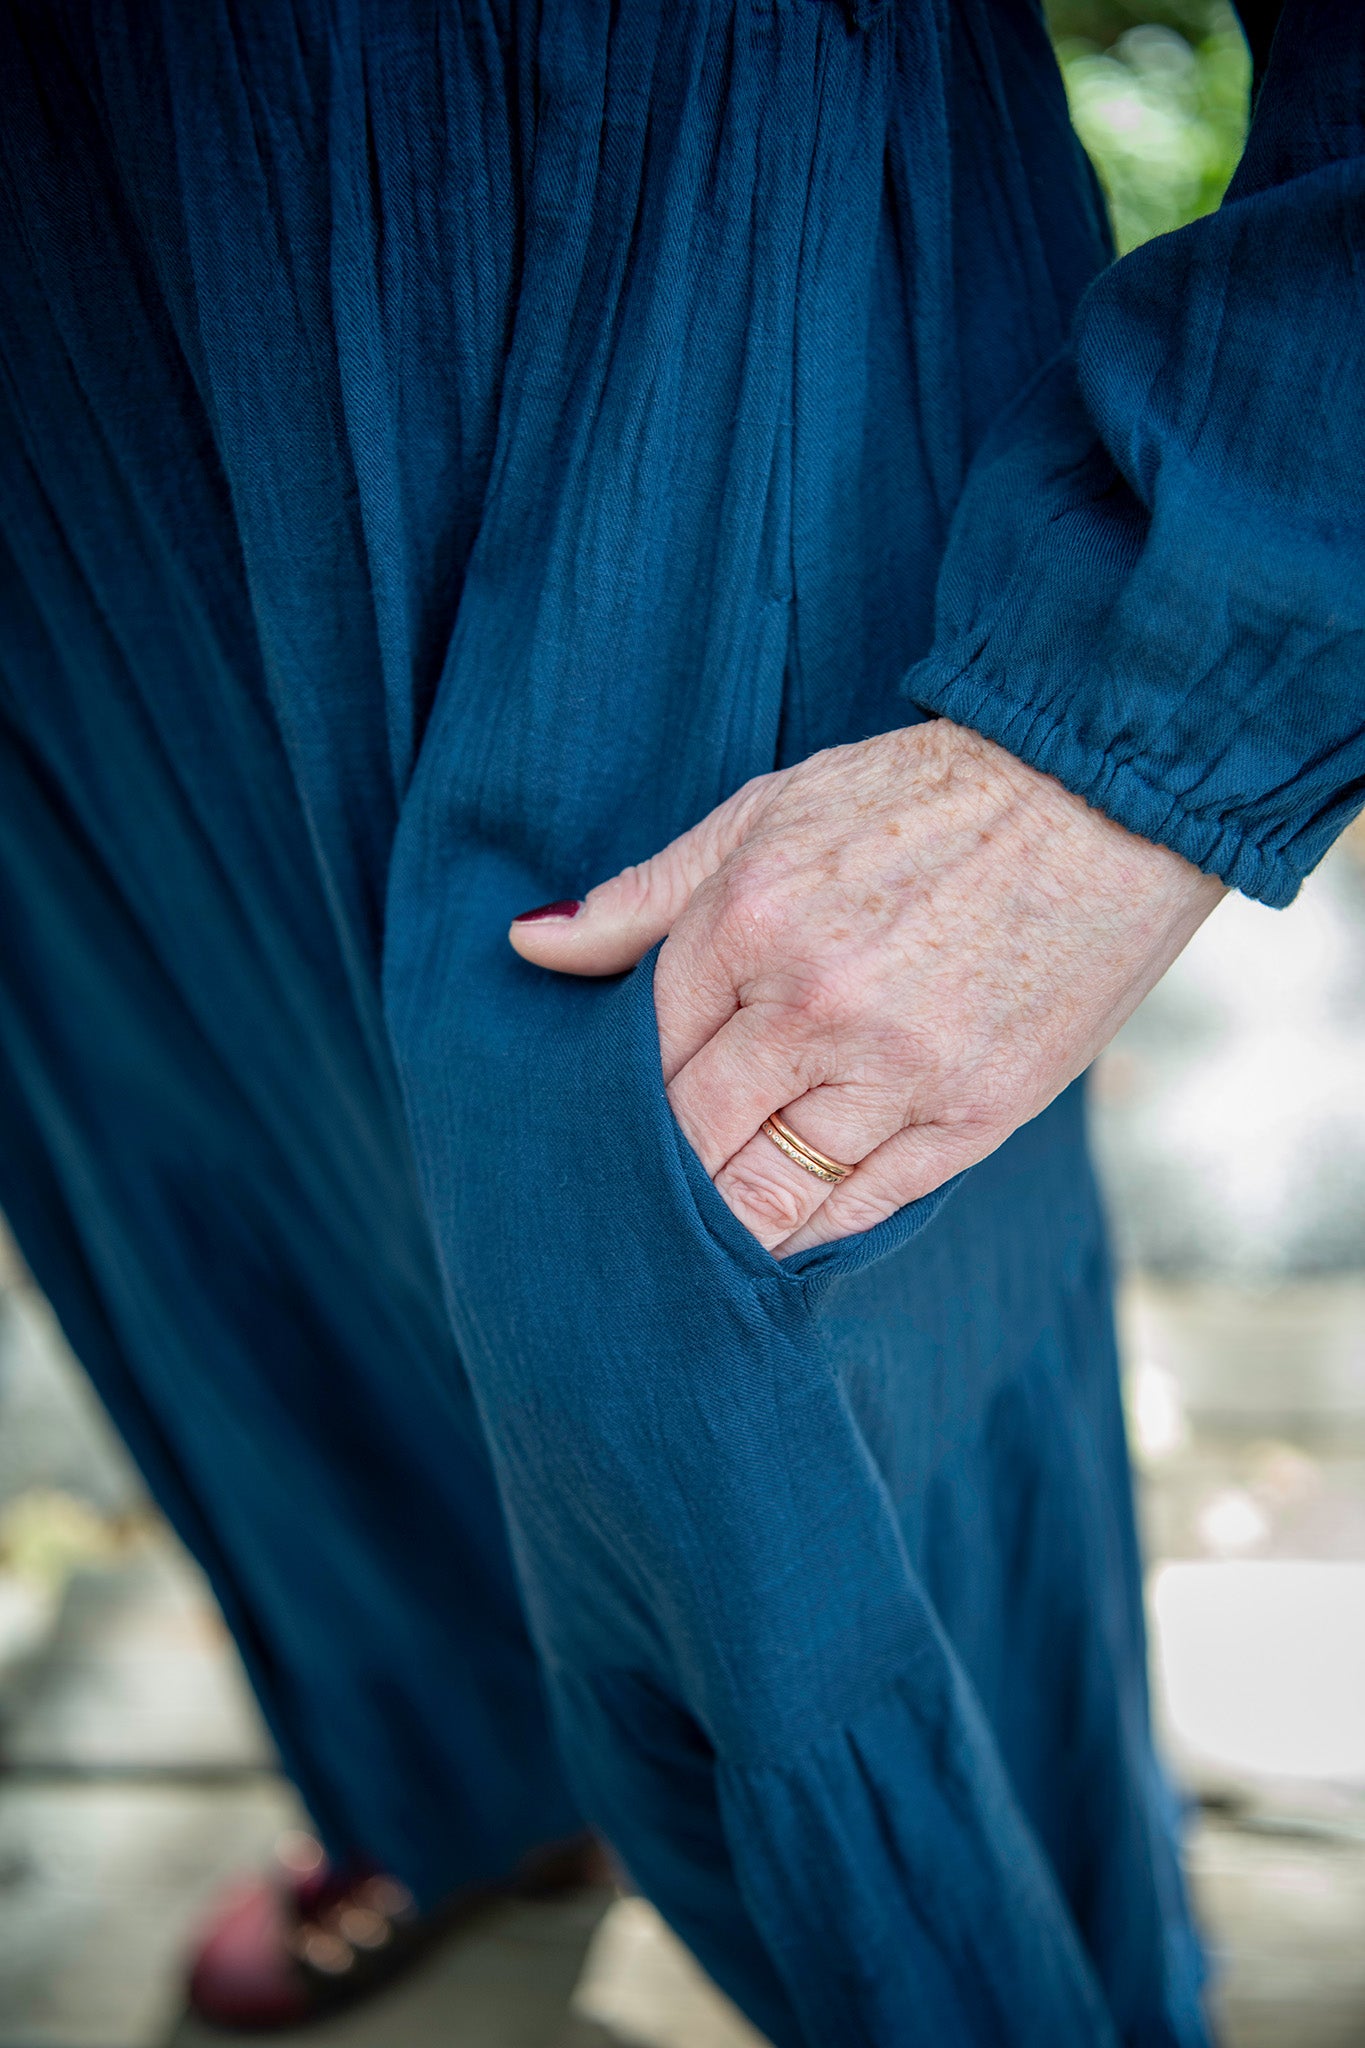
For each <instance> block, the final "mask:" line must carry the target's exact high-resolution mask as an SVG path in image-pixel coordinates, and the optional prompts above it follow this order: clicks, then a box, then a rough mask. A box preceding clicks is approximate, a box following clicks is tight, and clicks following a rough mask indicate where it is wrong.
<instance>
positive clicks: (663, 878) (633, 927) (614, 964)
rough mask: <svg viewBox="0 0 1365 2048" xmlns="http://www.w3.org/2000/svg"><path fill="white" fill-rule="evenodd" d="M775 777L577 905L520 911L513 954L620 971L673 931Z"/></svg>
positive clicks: (741, 793) (550, 963)
mask: <svg viewBox="0 0 1365 2048" xmlns="http://www.w3.org/2000/svg"><path fill="white" fill-rule="evenodd" d="M776 780H777V777H776V776H774V775H760V776H758V777H757V778H756V779H755V780H754V781H753V782H746V783H745V785H744V787H743V788H742V789H738V790H736V791H735V793H734V795H733V796H730V797H727V798H726V800H725V802H724V803H723V804H721V805H719V806H718V808H717V809H716V810H714V811H711V812H710V813H709V814H708V815H707V816H706V817H705V818H703V819H702V821H701V823H700V824H699V825H694V826H693V827H692V829H691V831H690V832H684V833H683V835H682V837H681V838H680V839H675V840H673V841H672V842H671V843H670V844H669V845H668V846H666V847H664V849H663V851H662V852H661V853H656V854H655V855H654V856H653V858H652V859H650V860H646V861H641V862H640V863H639V865H638V866H636V867H629V868H622V870H621V872H620V874H619V875H613V876H612V878H611V880H610V881H609V882H599V883H598V885H597V887H596V888H595V889H589V891H588V893H587V895H586V896H585V897H584V898H583V899H582V901H581V902H578V901H575V900H573V899H572V898H569V899H566V900H565V901H563V902H560V903H546V904H544V905H542V906H541V908H540V909H538V910H524V911H523V912H522V913H521V915H520V917H517V918H514V919H513V921H512V924H511V926H510V928H509V930H508V934H507V936H508V938H509V939H510V940H511V942H512V946H513V948H514V950H515V951H516V952H518V953H520V955H521V957H522V959H523V960H530V961H531V962H532V963H533V964H534V965H535V966H537V967H553V968H555V969H556V970H557V971H558V972H559V973H561V974H622V973H624V972H625V970H626V968H628V967H633V966H634V965H635V963H636V961H637V960H642V959H643V958H644V956H645V954H646V953H647V952H648V951H649V949H650V947H651V946H653V945H656V944H657V943H658V941H659V940H660V939H662V938H663V937H664V936H665V935H666V934H667V933H668V932H669V931H671V930H672V928H673V925H674V924H675V923H676V921H677V919H678V918H679V917H681V915H682V913H683V911H684V910H686V908H687V906H688V903H689V902H690V901H691V898H692V892H693V890H694V889H697V888H698V887H700V885H701V883H703V882H704V881H705V880H706V878H707V876H708V875H713V874H714V873H715V871H716V869H717V868H718V867H719V866H720V864H721V862H722V861H723V860H724V859H725V858H726V857H727V855H729V854H731V853H733V851H734V849H735V848H736V847H737V846H738V845H739V844H740V842H741V840H742V839H743V838H744V835H745V833H746V832H747V831H748V829H749V826H750V824H751V823H752V821H753V815H754V811H755V809H756V808H757V806H758V804H759V802H760V801H761V799H762V797H763V796H764V795H766V794H767V792H768V789H769V787H770V785H771V784H772V783H773V782H775V781H776Z"/></svg>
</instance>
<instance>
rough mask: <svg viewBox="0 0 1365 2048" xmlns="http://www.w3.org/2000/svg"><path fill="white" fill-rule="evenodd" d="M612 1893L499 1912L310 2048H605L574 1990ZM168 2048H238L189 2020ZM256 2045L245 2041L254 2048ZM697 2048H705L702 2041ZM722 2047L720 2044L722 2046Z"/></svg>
mask: <svg viewBox="0 0 1365 2048" xmlns="http://www.w3.org/2000/svg"><path fill="white" fill-rule="evenodd" d="M611 1897H612V1895H611V1893H609V1892H607V1891H600V1892H591V1893H583V1894H581V1895H578V1896H576V1897H575V1898H573V1899H571V1900H568V1901H562V1900H561V1901H555V1902H550V1903H545V1904H532V1903H516V1904H509V1905H506V1906H499V1907H496V1908H494V1909H492V1910H491V1911H489V1912H488V1913H486V1914H483V1915H481V1916H480V1917H479V1919H478V1920H476V1921H474V1922H473V1923H472V1924H470V1925H469V1926H467V1927H466V1928H464V1929H463V1930H461V1932H460V1933H459V1934H458V1935H456V1936H455V1937H453V1938H452V1939H451V1940H450V1941H449V1942H447V1943H446V1944H445V1945H444V1946H443V1947H442V1948H441V1949H440V1950H438V1951H437V1952H436V1954H435V1955H433V1956H432V1957H431V1958H430V1959H429V1960H428V1961H427V1962H426V1963H424V1964H423V1965H422V1967H421V1968H420V1969H419V1970H417V1971H415V1972H414V1973H413V1974H412V1975H411V1976H410V1977H407V1978H405V1979H404V1980H403V1982H402V1983H401V1984H399V1985H397V1986H395V1987H394V1989H393V1990H392V1991H391V1992H389V1993H387V1994H386V1995H385V1996H384V1997H382V1998H377V1999H374V2000H372V2001H371V2002H370V2003H368V2004H366V2005H362V2006H360V2007H358V2008H357V2009H356V2010H355V2011H353V2012H350V2013H346V2014H343V2015H341V2016H339V2017H338V2018H336V2019H334V2020H330V2021H327V2022H325V2023H323V2024H320V2025H317V2026H313V2027H310V2028H309V2030H308V2041H309V2044H310V2048H598V2044H608V2043H615V2041H616V2040H617V2039H618V2037H617V2036H615V2035H613V2034H611V2033H608V2032H603V2031H602V2030H600V2029H599V2030H597V2031H596V2032H593V2031H592V2027H591V2022H590V2020H589V2019H588V2016H586V2015H584V2016H583V2019H584V2022H585V2024H586V2025H587V2027H588V2031H587V2032H584V2031H583V2028H582V2027H581V2026H579V2027H578V2030H577V2032H575V2031H574V2029H575V2026H576V2025H577V2022H576V2021H575V2017H574V2015H573V2014H572V2013H571V2012H570V2010H569V2000H570V1997H571V1995H572V1992H573V1989H574V1985H575V1984H576V1983H577V1981H578V1977H579V1975H580V1973H581V1971H582V1968H583V1962H584V1958H585V1956H586V1954H587V1952H588V1948H589V1945H590V1943H591V1941H592V1939H593V1935H594V1933H595V1931H596V1929H597V1926H598V1923H599V1922H600V1920H601V1918H602V1916H603V1914H604V1912H605V1911H606V1910H607V1907H608V1906H609V1905H610V1903H611ZM164 2038H165V2044H166V2048H232V2043H233V2042H234V2041H235V2040H236V2039H237V2037H235V2036H233V2035H231V2034H226V2035H225V2034H223V2033H221V2032H217V2031H213V2032H210V2031H209V2030H207V2029H205V2028H203V2027H200V2026H199V2025H198V2023H197V2022H196V2021H194V2020H193V2019H189V2018H182V2019H181V2020H180V2021H179V2022H178V2023H177V2024H176V2025H174V2026H173V2027H172V2029H171V2030H170V2032H169V2034H167V2035H166V2036H165V2037H164ZM250 2039H251V2037H245V2036H244V2037H242V2048H248V2042H249V2041H250ZM695 2048H704V2044H703V2043H702V2042H700V2041H698V2042H697V2043H696V2044H695ZM717 2048H720V2044H719V2043H717Z"/></svg>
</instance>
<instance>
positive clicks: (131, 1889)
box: [0, 1779, 396, 2048]
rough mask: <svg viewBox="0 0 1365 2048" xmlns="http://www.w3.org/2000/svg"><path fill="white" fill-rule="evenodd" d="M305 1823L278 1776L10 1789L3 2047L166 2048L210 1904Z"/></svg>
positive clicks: (0, 1859)
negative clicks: (186, 1963)
mask: <svg viewBox="0 0 1365 2048" xmlns="http://www.w3.org/2000/svg"><path fill="white" fill-rule="evenodd" d="M297 1817H298V1809H297V1802H296V1801H295V1799H294V1796H293V1794H292V1793H291V1792H290V1791H289V1790H288V1789H287V1788H286V1787H285V1786H283V1785H282V1784H280V1783H279V1782H278V1781H277V1780H269V1779H263V1780H261V1781H259V1782H257V1783H253V1784H237V1785H234V1786H233V1787H231V1789H223V1790H196V1789H194V1788H189V1787H185V1786H180V1785H173V1786H164V1785H160V1786H159V1785H153V1784H147V1783H140V1784H135V1785H96V1784H53V1783H25V1782H23V1781H16V1780H10V1781H8V1782H0V2048H153V2044H154V2043H156V2042H158V2041H159V2040H161V2039H162V2037H163V2036H164V2034H165V2032H166V2029H167V2026H168V2024H169V2021H170V2018H171V2016H172V2013H173V2010H174V2007H175V2005H176V2002H177V1992H178V1981H179V1964H180V1958H181V1956H182V1954H183V1953H184V1949H185V1946H186V1943H187V1941H188V1939H189V1936H190V1933H191V1930H192V1929H193V1927H194V1925H195V1923H196V1922H197V1920H198V1919H199V1918H200V1916H201V1915H202V1914H203V1912H204V1911H205V1909H206V1907H207V1905H208V1902H209V1900H210V1899H211V1898H212V1897H213V1895H214V1893H215V1892H216V1891H217V1890H218V1888H219V1886H220V1885H221V1884H222V1883H223V1882H224V1881H225V1879H227V1878H228V1877H230V1876H235V1875H237V1874H238V1873H240V1872H242V1871H244V1870H253V1869H257V1868H259V1867H260V1865H261V1864H262V1862H263V1861H264V1860H265V1859H266V1857H268V1855H269V1853H270V1850H271V1846H272V1844H273V1842H274V1840H275V1838H276V1836H277V1835H278V1833H279V1831H280V1829H281V1828H282V1827H284V1826H288V1825H291V1824H295V1823H296V1821H297ZM391 2048H396V2044H391Z"/></svg>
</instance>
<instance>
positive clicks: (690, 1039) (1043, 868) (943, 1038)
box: [511, 719, 1223, 1256]
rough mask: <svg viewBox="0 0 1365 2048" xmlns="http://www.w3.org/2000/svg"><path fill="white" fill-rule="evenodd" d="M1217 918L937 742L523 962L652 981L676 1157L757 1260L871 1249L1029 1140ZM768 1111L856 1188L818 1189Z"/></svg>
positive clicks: (805, 796) (899, 747) (804, 779)
mask: <svg viewBox="0 0 1365 2048" xmlns="http://www.w3.org/2000/svg"><path fill="white" fill-rule="evenodd" d="M1222 894H1223V885H1222V883H1220V882H1218V881H1216V880H1214V879H1213V878H1211V877H1210V876H1208V875H1204V874H1201V873H1200V872H1199V870H1198V869H1197V868H1193V867H1191V866H1190V865H1189V863H1188V862H1187V861H1185V860H1182V859H1181V858H1180V856H1179V855H1178V854H1174V853H1171V852H1169V851H1167V850H1166V849H1165V848H1164V847H1159V846H1153V845H1151V844H1150V843H1149V842H1148V841H1147V840H1145V839H1138V838H1136V837H1135V836H1134V835H1133V834H1132V833H1131V832H1127V831H1125V830H1124V829H1123V827H1122V826H1119V825H1115V824H1113V823H1112V822H1111V821H1110V820H1109V819H1108V818H1105V817H1103V816H1102V815H1101V814H1100V813H1099V812H1098V811H1094V810H1091V809H1090V807H1089V806H1088V805H1087V804H1085V803H1083V802H1082V801H1081V800H1080V798H1079V797H1075V796H1072V795H1070V793H1069V792H1068V791H1066V790H1064V789H1063V788H1062V787H1061V785H1060V784H1059V783H1056V782H1053V781H1052V780H1051V778H1050V777H1048V776H1045V775H1040V774H1039V773H1038V772H1037V771H1036V770H1035V769H1033V768H1029V767H1026V766H1025V765H1024V764H1023V762H1021V761H1018V760H1016V759H1015V758H1014V757H1013V756H1012V755H1010V754H1007V753H1004V752H1002V750H1001V749H1000V748H999V747H996V746H993V745H992V744H991V743H990V742H989V741H988V740H983V739H981V738H980V737H979V736H978V735H977V734H975V733H972V732H968V731H966V730H965V729H964V728H962V727H961V726H955V725H951V724H949V723H948V721H947V720H945V719H938V720H935V721H933V722H932V723H930V724H926V725H916V726H910V727H908V728H906V729H905V730H904V731H901V732H891V733H885V734H882V735H881V736H880V737H879V738H876V739H871V740H863V741H861V742H860V743H859V744H858V745H856V746H849V747H835V748H832V749H831V750H830V751H829V752H828V753H823V754H816V755H813V756H812V758H811V759H810V760H808V761H802V762H801V763H799V765H798V766H796V767H795V768H786V769H783V770H781V771H780V772H778V773H777V774H774V775H764V776H761V777H759V779H758V780H757V781H754V782H750V783H748V784H746V785H745V787H744V788H743V789H741V790H738V791H737V792H736V793H735V795H734V796H732V797H730V798H729V799H728V801H727V802H725V803H723V804H722V805H721V806H720V808H719V809H718V810H715V811H713V812H712V813H711V815H710V816H709V817H707V818H704V819H703V820H702V822H701V823H700V824H699V825H696V826H694V827H693V829H692V830H691V831H690V832H686V833H684V834H683V836H682V838H681V839H676V840H674V842H673V844H672V845H671V846H667V847H665V848H664V850H663V852H662V853H658V854H656V855H655V856H654V858H653V859H652V860H648V861H646V862H644V864H643V865H642V866H640V867H635V868H627V869H626V870H625V871H624V872H623V873H622V874H619V875H617V876H615V877H614V878H613V880H611V881H609V882H603V883H602V884H601V885H600V886H599V887H597V888H595V889H593V890H592V891H590V893H589V895H588V896H587V898H586V900H585V901H584V902H583V903H582V904H581V905H574V904H570V903H566V904H557V905H551V906H549V907H548V909H547V910H546V911H542V912H531V913H530V914H529V915H528V916H526V917H525V918H522V919H519V920H518V921H517V922H516V923H515V924H514V925H513V926H512V930H511V938H512V944H513V945H514V946H515V947H516V949H517V951H518V952H519V953H520V954H522V955H523V957H524V958H525V959H527V960H531V961H534V962H536V963H537V964H538V965H539V966H542V967H552V968H556V969H558V970H559V971H560V972H561V973H566V974H615V973H619V972H620V971H621V970H622V969H624V968H627V967H630V966H632V965H633V964H634V963H635V961H637V960H638V959H640V958H641V956H642V955H643V954H644V953H646V952H647V951H648V950H649V948H650V947H651V946H652V945H653V944H654V943H655V942H656V940H658V939H659V938H661V937H663V935H664V934H665V933H667V935H668V939H667V944H666V945H665V946H664V947H663V950H662V951H661V953H660V955H659V961H658V966H657V969H656V972H655V976H654V999H655V1007H656V1009H657V1012H658V1018H659V1036H660V1040H661V1043H662V1051H663V1067H664V1077H665V1079H666V1081H667V1083H668V1094H669V1100H670V1101H671V1103H672V1105H673V1109H674V1112H675V1114H676V1116H677V1118H678V1121H679V1123H680V1124H681V1125H682V1128H683V1130H684V1132H685V1133H686V1135H687V1138H688V1140H689V1142H690V1143H691V1144H692V1146H693V1148H694V1149H695V1151H696V1152H697V1153H698V1155H699V1157H700V1158H701V1160H702V1161H703V1163H704V1164H705V1166H706V1170H707V1172H708V1173H709V1174H710V1175H711V1176H712V1178H713V1180H714V1181H715V1184H716V1186H717V1188H718V1189H719V1190H720V1192H721V1194H722V1195H723V1196H724V1197H725V1200H726V1201H727V1202H728V1203H729V1205H730V1207H731V1208H732V1209H733V1210H734V1212H735V1214H736V1215H737V1216H738V1217H739V1218H740V1219H741V1221H742V1222H744V1223H745V1224H747V1225H748V1227H749V1229H750V1230H751V1231H752V1232H753V1233H754V1235H755V1237H757V1238H758V1239H759V1240H760V1241H761V1242H762V1243H763V1244H764V1245H766V1246H767V1247H768V1248H769V1249H770V1250H771V1251H773V1252H776V1253H777V1254H778V1255H779V1256H784V1255H785V1254H786V1253H788V1252H794V1251H799V1250H801V1249H802V1248H803V1247H805V1246H807V1245H812V1244H820V1243H823V1242H825V1241H826V1240H827V1239H830V1238H838V1237H845V1236H847V1235H848V1234H849V1233H850V1232H852V1231H857V1230H865V1229H867V1228H868V1227H869V1226H870V1225H871V1224H874V1223H877V1222H880V1221H881V1219H882V1218H883V1217H884V1216H889V1215H890V1214H891V1212H892V1211H893V1210H894V1209H898V1208H900V1207H901V1205H902V1204H903V1203H905V1202H909V1201H913V1200H914V1199H915V1198H916V1197H917V1196H920V1195H925V1194H928V1193H929V1191H930V1190H931V1189H933V1188H936V1187H938V1186H939V1185H940V1184H941V1183H942V1182H943V1181H945V1180H948V1179H949V1178H950V1177H951V1176H952V1175H953V1174H955V1173H958V1172H960V1171H961V1169H962V1168H963V1167H965V1166H970V1165H972V1164H973V1163H974V1162H975V1161H976V1160H978V1159H983V1158H984V1157H985V1156H986V1154H987V1153H988V1152H992V1151H994V1149H995V1147H996V1146H997V1145H999V1144H1001V1143H1002V1142H1003V1140H1004V1139H1005V1138H1007V1137H1008V1136H1009V1134H1010V1132H1011V1131H1013V1130H1014V1129H1016V1128H1017V1126H1018V1125H1020V1124H1022V1123H1025V1122H1026V1121H1027V1120H1028V1119H1029V1118H1030V1117H1032V1116H1036V1115H1037V1113H1038V1111H1039V1110H1041V1109H1043V1108H1044V1107H1045V1106H1046V1105H1047V1104H1048V1103H1049V1102H1050V1101H1051V1100H1052V1098H1053V1097H1054V1096H1055V1095H1057V1094H1058V1093H1059V1092H1060V1091H1061V1089H1063V1088H1064V1087H1065V1086H1066V1085H1067V1083H1068V1082H1069V1081H1071V1080H1073V1079H1074V1078H1075V1076H1076V1075H1077V1074H1079V1073H1080V1072H1081V1071H1082V1069H1083V1068H1085V1067H1086V1066H1088V1065H1089V1063H1090V1061H1091V1060H1092V1059H1094V1057H1095V1055H1096V1053H1097V1052H1099V1050H1100V1048H1101V1047H1102V1046H1104V1045H1105V1044H1107V1042H1108V1040H1109V1039H1110V1038H1111V1037H1112V1036H1113V1034H1114V1032H1115V1031H1117V1029H1118V1027H1119V1025H1120V1024H1122V1023H1123V1021H1124V1019H1125V1018H1126V1017H1127V1016H1129V1015H1130V1013H1131V1012H1132V1011H1133V1010H1134V1009H1135V1008H1136V1007H1137V1005H1138V1003H1139V1002H1140V1001H1141V1000H1142V998H1143V996H1144V995H1145V994H1146V993H1147V991H1148V989H1149V988H1151V986H1152V984H1153V983H1154V982H1155V981H1157V980H1158V979H1159V978H1160V976H1161V975H1162V974H1163V973H1164V972H1165V970H1166V968H1167V967H1168V966H1169V965H1170V963H1171V961H1172V960H1173V959H1174V958H1175V956H1176V954H1177V953H1178V952H1179V951H1180V949H1181V947H1182V946H1183V945H1185V943H1186V941H1187V940H1188V939H1189V938H1190V937H1191V935H1192V934H1193V933H1194V931H1195V930H1196V929H1197V927H1198V926H1199V924H1200V923H1201V922H1202V920H1203V919H1204V918H1205V917H1207V915H1208V913H1209V911H1210V910H1212V908H1213V906H1214V905H1215V903H1217V902H1218V900H1219V898H1220V897H1221V896H1222ZM774 1110H775V1111H777V1112H779V1113H780V1115H781V1116H782V1118H783V1121H784V1122H786V1123H787V1124H789V1125H790V1126H791V1128H792V1129H793V1130H794V1131H795V1132H796V1133H797V1135H798V1136H799V1137H801V1138H802V1139H804V1140H805V1141H806V1142H807V1143H808V1144H810V1145H812V1146H814V1147H815V1148H816V1150H817V1151H820V1152H823V1153H825V1154H827V1155H829V1156H830V1157H831V1158H833V1159H836V1160H838V1161H841V1162H842V1163H844V1164H846V1165H849V1166H852V1167H853V1168H854V1169H855V1170H854V1171H853V1172H852V1173H851V1174H850V1175H849V1177H848V1179H847V1180H845V1181H842V1182H841V1183H839V1184H838V1185H837V1186H830V1185H829V1184H827V1183H825V1182H822V1181H820V1180H817V1179H816V1178H815V1177H814V1176H813V1175H812V1174H811V1173H809V1172H808V1171H807V1170H806V1169H805V1168H804V1167H801V1166H798V1165H797V1164H796V1163H795V1162H794V1161H792V1160H791V1159H789V1158H788V1157H787V1156H786V1155H785V1154H784V1153H783V1152H782V1151H780V1150H779V1148H778V1147H777V1146H776V1145H775V1144H774V1143H773V1142H772V1140H771V1139H770V1138H768V1137H767V1136H765V1135H764V1134H763V1132H762V1131H761V1130H760V1128H759V1127H760V1125H761V1124H762V1122H763V1120H764V1118H765V1117H766V1116H768V1115H769V1114H770V1113H771V1112H772V1111H774Z"/></svg>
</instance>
